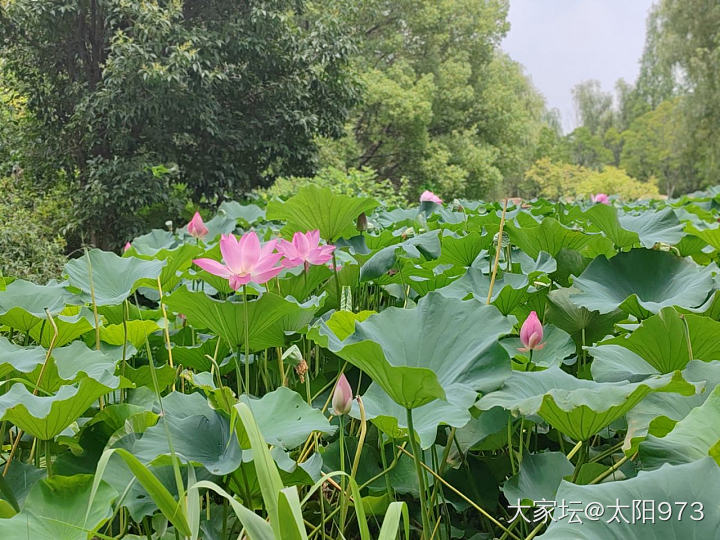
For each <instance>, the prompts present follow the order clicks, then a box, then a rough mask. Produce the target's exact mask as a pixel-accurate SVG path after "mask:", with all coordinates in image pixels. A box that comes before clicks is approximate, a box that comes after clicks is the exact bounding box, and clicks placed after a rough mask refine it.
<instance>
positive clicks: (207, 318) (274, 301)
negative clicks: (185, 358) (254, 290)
mask: <svg viewBox="0 0 720 540" xmlns="http://www.w3.org/2000/svg"><path fill="white" fill-rule="evenodd" d="M164 302H165V304H166V305H167V306H168V307H169V308H170V309H171V310H173V311H174V312H176V313H182V314H184V315H185V316H186V317H187V320H188V322H189V323H190V324H191V325H192V326H193V327H195V328H209V329H210V330H212V331H213V332H214V333H215V334H217V335H219V336H221V337H222V338H223V339H225V340H226V341H227V342H228V343H230V344H231V346H232V347H239V346H240V345H244V343H245V318H244V317H245V307H244V306H243V302H242V300H240V301H237V302H234V301H232V300H215V299H213V298H210V297H209V296H208V295H207V294H205V293H204V292H202V291H197V292H191V291H189V290H188V289H187V287H185V286H183V287H180V288H179V289H178V290H176V291H175V292H174V293H172V294H171V295H170V296H167V297H165V299H164ZM316 309H317V306H313V305H310V306H309V307H302V306H300V305H299V304H297V303H296V302H291V301H289V300H285V299H284V298H281V297H280V296H278V295H276V294H273V293H265V294H263V295H262V296H260V297H259V298H257V299H255V300H249V301H248V305H247V315H248V320H249V334H250V350H251V351H261V350H264V349H268V348H270V347H281V346H283V345H284V344H285V331H286V330H296V329H297V328H295V327H293V323H296V322H297V321H296V319H297V317H301V318H306V317H307V316H308V315H312V314H313V313H315V311H316Z"/></svg>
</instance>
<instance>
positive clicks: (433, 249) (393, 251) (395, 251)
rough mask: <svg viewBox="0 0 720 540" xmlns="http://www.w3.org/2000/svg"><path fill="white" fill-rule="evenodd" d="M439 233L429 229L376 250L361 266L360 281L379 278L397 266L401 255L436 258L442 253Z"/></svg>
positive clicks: (412, 257)
mask: <svg viewBox="0 0 720 540" xmlns="http://www.w3.org/2000/svg"><path fill="white" fill-rule="evenodd" d="M439 233H440V231H437V230H436V231H428V232H426V233H422V234H420V235H418V236H413V237H412V238H408V239H407V240H404V241H402V242H400V243H397V244H393V245H390V246H387V247H385V248H383V249H381V250H379V251H377V252H375V254H374V255H373V256H372V257H370V258H369V259H368V260H367V261H366V262H365V264H363V265H362V267H361V268H360V281H369V280H371V279H376V278H379V277H380V276H382V275H383V274H385V273H386V272H387V271H388V270H390V269H391V268H393V267H394V266H395V264H396V263H397V260H398V256H399V255H400V256H402V255H403V254H404V256H405V257H409V258H411V259H418V258H420V257H424V258H426V259H436V258H437V257H439V256H440V253H441V251H440V250H441V247H440V237H439Z"/></svg>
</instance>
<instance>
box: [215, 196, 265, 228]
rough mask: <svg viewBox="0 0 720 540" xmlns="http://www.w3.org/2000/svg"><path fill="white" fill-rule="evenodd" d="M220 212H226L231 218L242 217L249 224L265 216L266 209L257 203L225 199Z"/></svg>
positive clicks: (219, 209)
mask: <svg viewBox="0 0 720 540" xmlns="http://www.w3.org/2000/svg"><path fill="white" fill-rule="evenodd" d="M218 214H225V215H226V216H227V217H229V218H230V219H234V220H236V221H237V220H238V219H242V220H243V221H245V222H246V223H247V224H248V225H252V224H253V223H255V222H256V221H260V220H262V219H264V218H265V210H264V209H262V208H260V207H259V206H257V205H255V204H240V203H239V202H237V201H223V202H222V204H221V205H220V207H219V208H218Z"/></svg>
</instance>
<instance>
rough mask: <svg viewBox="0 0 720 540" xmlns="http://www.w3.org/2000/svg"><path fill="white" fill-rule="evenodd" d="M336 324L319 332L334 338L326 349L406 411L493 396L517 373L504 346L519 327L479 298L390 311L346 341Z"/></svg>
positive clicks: (435, 299)
mask: <svg viewBox="0 0 720 540" xmlns="http://www.w3.org/2000/svg"><path fill="white" fill-rule="evenodd" d="M345 317H346V316H345ZM334 318H335V315H333V317H331V318H330V320H329V321H328V322H327V325H326V327H325V328H321V329H320V331H319V333H320V334H323V335H325V336H328V338H327V347H328V348H329V349H330V350H331V351H332V352H334V353H335V354H337V355H338V356H340V357H341V358H343V359H345V360H347V361H348V362H350V363H351V364H353V365H355V366H357V367H358V368H360V369H362V370H363V371H365V372H366V373H367V374H368V375H370V377H371V378H372V380H373V381H374V382H376V383H377V384H379V385H380V386H381V387H382V389H383V390H384V391H385V392H386V393H387V394H388V395H389V396H390V397H391V398H392V399H393V400H394V401H395V402H396V403H398V404H399V405H401V406H403V407H405V408H417V407H421V406H422V405H426V404H427V403H430V402H431V401H434V400H436V399H441V400H446V401H447V397H446V396H447V395H448V394H449V393H453V392H460V391H463V390H466V389H469V390H472V391H474V392H477V391H484V392H487V391H490V390H492V389H494V388H497V387H498V385H500V384H501V383H502V381H503V380H504V379H505V378H506V377H507V376H508V375H509V374H510V363H509V362H508V357H507V354H506V353H505V351H504V350H503V349H502V347H501V346H500V345H499V344H498V342H497V340H498V338H500V337H501V336H503V335H505V334H507V333H509V332H510V331H511V329H512V322H511V321H510V320H508V319H507V318H505V317H503V316H502V315H501V314H500V313H499V312H498V310H497V309H496V308H495V307H494V306H486V305H484V304H481V303H480V302H478V301H476V300H468V301H465V302H463V301H460V300H456V299H452V298H445V297H444V296H442V295H440V294H439V293H437V292H431V293H429V294H428V295H427V296H424V297H423V298H421V299H420V301H419V302H418V304H417V307H416V308H414V309H400V308H388V309H386V310H384V311H382V312H381V313H378V314H376V315H372V316H371V317H368V318H367V319H366V320H365V321H363V322H357V323H356V324H355V332H354V333H353V334H352V335H350V336H349V337H347V338H346V339H345V340H340V339H339V336H337V335H333V334H332V333H333V331H334V330H333V327H334V326H335V323H334ZM398 329H402V331H398ZM470 336H472V339H469V337H470ZM471 404H472V403H467V406H466V408H469V407H470V405H471Z"/></svg>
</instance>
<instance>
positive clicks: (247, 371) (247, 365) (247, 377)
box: [238, 285, 250, 398]
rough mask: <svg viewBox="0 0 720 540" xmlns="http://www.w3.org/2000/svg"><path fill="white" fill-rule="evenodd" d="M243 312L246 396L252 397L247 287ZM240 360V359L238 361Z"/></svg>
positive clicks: (244, 289)
mask: <svg viewBox="0 0 720 540" xmlns="http://www.w3.org/2000/svg"><path fill="white" fill-rule="evenodd" d="M243 312H244V316H243V319H245V320H244V321H243V322H244V324H245V394H246V395H247V396H248V398H249V397H250V318H249V317H248V296H247V285H243ZM238 360H239V359H238ZM239 385H240V381H238V393H239V392H240V386H239Z"/></svg>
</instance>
